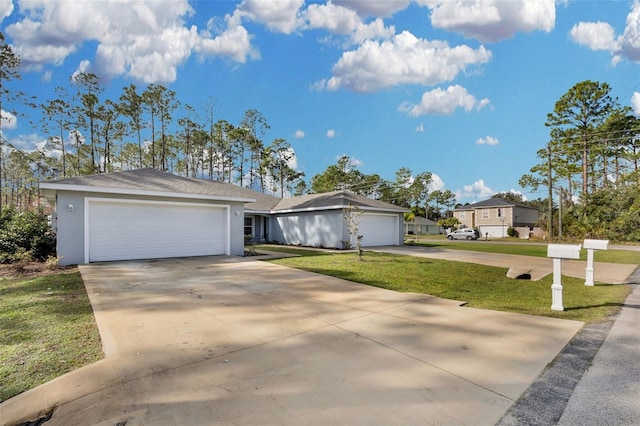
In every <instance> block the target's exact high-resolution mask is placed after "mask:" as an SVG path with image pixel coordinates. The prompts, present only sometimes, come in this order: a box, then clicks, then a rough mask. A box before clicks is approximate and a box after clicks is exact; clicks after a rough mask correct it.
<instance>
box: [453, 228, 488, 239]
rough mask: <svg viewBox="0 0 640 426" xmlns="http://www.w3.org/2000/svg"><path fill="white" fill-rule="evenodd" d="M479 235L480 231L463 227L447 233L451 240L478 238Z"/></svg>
mask: <svg viewBox="0 0 640 426" xmlns="http://www.w3.org/2000/svg"><path fill="white" fill-rule="evenodd" d="M479 237H480V232H478V231H477V230H475V229H471V228H462V229H458V230H457V231H453V232H449V233H448V234H447V238H448V239H450V240H477V239H478V238H479Z"/></svg>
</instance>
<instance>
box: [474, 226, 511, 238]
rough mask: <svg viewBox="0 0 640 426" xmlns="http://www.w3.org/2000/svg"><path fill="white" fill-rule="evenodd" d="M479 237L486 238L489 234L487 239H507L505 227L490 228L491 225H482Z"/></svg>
mask: <svg viewBox="0 0 640 426" xmlns="http://www.w3.org/2000/svg"><path fill="white" fill-rule="evenodd" d="M479 231H480V236H481V237H486V236H487V234H489V237H492V238H502V237H507V236H508V235H507V226H499V225H498V226H495V225H493V226H491V225H483V226H481V227H480V229H479Z"/></svg>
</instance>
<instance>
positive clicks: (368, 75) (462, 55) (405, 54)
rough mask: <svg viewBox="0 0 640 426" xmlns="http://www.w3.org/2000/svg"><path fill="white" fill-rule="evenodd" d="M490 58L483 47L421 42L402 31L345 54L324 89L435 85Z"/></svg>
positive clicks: (363, 90) (360, 89) (369, 42)
mask: <svg viewBox="0 0 640 426" xmlns="http://www.w3.org/2000/svg"><path fill="white" fill-rule="evenodd" d="M490 58H491V52H490V51H488V50H487V49H485V47H484V46H480V47H479V48H478V49H472V48H471V47H469V46H465V45H461V46H456V47H450V46H449V44H448V43H447V42H446V41H439V40H435V41H429V40H425V39H420V38H417V37H416V36H414V35H413V34H411V33H410V32H408V31H403V32H402V33H400V34H398V35H396V36H394V37H393V38H392V39H391V40H385V41H382V42H378V41H374V40H366V41H365V42H364V43H362V44H361V45H360V46H359V47H358V48H357V49H356V50H351V51H347V52H344V53H343V54H342V57H341V58H340V59H339V60H338V62H337V63H336V64H335V65H334V67H333V77H331V78H330V79H329V80H328V81H327V82H326V86H325V87H326V88H327V89H328V90H338V89H339V88H342V87H344V88H347V89H350V90H353V91H356V92H372V91H375V90H379V89H382V88H385V87H391V86H396V85H399V84H421V85H433V84H438V83H442V82H444V81H450V80H453V79H454V78H455V77H456V76H457V75H458V73H460V72H461V71H464V70H465V69H466V68H467V67H468V66H470V65H476V64H481V63H485V62H488V61H489V59H490Z"/></svg>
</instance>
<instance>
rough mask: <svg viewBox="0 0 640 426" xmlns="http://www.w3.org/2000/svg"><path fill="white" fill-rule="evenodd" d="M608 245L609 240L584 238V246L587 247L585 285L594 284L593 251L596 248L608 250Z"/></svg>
mask: <svg viewBox="0 0 640 426" xmlns="http://www.w3.org/2000/svg"><path fill="white" fill-rule="evenodd" d="M608 246H609V240H584V248H585V249H587V268H586V269H585V280H584V285H588V286H592V285H594V281H593V274H594V268H593V252H594V251H596V250H607V248H608Z"/></svg>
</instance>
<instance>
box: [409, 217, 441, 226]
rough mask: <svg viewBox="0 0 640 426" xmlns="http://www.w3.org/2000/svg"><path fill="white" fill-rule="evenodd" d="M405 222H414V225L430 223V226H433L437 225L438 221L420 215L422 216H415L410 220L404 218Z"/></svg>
mask: <svg viewBox="0 0 640 426" xmlns="http://www.w3.org/2000/svg"><path fill="white" fill-rule="evenodd" d="M405 222H406V223H408V224H410V225H412V224H416V225H430V226H434V225H437V224H438V223H437V222H435V221H433V220H431V219H427V218H426V217H422V216H416V217H414V218H413V219H411V220H406V221H405Z"/></svg>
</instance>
